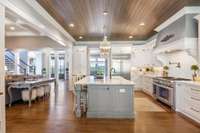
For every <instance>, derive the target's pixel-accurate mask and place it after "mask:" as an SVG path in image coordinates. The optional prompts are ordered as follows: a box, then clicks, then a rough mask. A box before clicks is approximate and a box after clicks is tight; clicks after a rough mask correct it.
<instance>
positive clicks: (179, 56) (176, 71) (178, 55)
mask: <svg viewBox="0 0 200 133" xmlns="http://www.w3.org/2000/svg"><path fill="white" fill-rule="evenodd" d="M160 59H161V60H162V63H163V65H168V66H169V76H174V77H184V78H192V71H191V70H190V67H191V65H193V64H197V60H196V59H194V58H193V57H192V56H190V55H189V54H188V53H187V52H186V51H179V52H174V53H170V54H163V55H160ZM169 62H180V64H181V68H177V67H176V65H169Z"/></svg>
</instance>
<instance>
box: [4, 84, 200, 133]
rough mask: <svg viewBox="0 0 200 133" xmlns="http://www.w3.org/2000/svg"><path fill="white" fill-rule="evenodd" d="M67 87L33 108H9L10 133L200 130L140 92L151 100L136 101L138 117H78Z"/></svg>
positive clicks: (139, 95) (178, 132)
mask: <svg viewBox="0 0 200 133" xmlns="http://www.w3.org/2000/svg"><path fill="white" fill-rule="evenodd" d="M64 88H65V87H64V86H60V88H59V94H58V95H59V96H58V99H57V101H55V100H54V95H53V93H52V95H51V97H50V99H49V100H45V101H42V100H41V101H39V102H35V103H34V104H33V106H32V107H31V108H28V107H27V105H26V104H16V105H14V106H13V107H11V108H7V111H6V112H7V133H200V128H199V127H197V126H195V125H193V124H192V123H190V122H188V121H187V120H185V119H183V118H182V117H180V116H179V115H177V114H176V113H173V112H170V111H169V110H167V109H165V108H163V110H160V108H161V106H159V104H157V103H156V102H154V101H152V100H151V99H149V97H148V96H146V95H145V94H143V93H138V92H137V93H136V94H135V97H136V98H145V99H146V100H149V101H148V103H146V102H140V103H136V104H137V107H136V111H137V112H136V118H135V120H114V119H109V120H108V119H86V118H81V119H77V118H75V116H74V114H73V111H72V106H73V101H72V99H73V96H72V93H71V92H69V91H66V89H64ZM135 102H137V100H135ZM149 103H151V104H150V106H149ZM156 106H159V108H157V107H156ZM147 108H149V111H148V110H147ZM151 108H154V110H153V111H152V109H151ZM157 109H158V110H157Z"/></svg>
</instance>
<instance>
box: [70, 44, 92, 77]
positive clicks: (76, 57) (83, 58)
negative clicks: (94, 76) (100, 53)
mask: <svg viewBox="0 0 200 133" xmlns="http://www.w3.org/2000/svg"><path fill="white" fill-rule="evenodd" d="M87 59H88V51H87V46H74V47H73V53H72V68H73V69H72V74H73V75H87V74H88V70H87V69H88V67H87V64H88V61H87Z"/></svg>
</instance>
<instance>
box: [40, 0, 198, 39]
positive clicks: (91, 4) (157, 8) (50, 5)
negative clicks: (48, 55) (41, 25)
mask: <svg viewBox="0 0 200 133" xmlns="http://www.w3.org/2000/svg"><path fill="white" fill-rule="evenodd" d="M37 1H38V2H39V4H40V5H41V6H42V7H43V8H45V9H46V10H47V11H48V12H49V14H51V15H52V17H54V18H55V19H56V20H57V21H58V22H59V23H60V24H61V25H62V26H63V27H64V28H65V29H66V31H67V32H69V34H71V35H72V36H73V37H74V38H75V39H76V40H77V41H79V40H83V41H88V40H90V41H94V40H95V41H96V40H102V37H103V34H104V32H105V34H106V35H107V36H108V37H109V40H133V39H134V40H142V39H147V38H148V37H150V36H151V35H153V34H154V33H155V32H154V28H155V27H157V26H158V25H160V24H161V23H162V22H164V21H165V20H166V19H168V18H169V17H170V16H172V15H173V14H175V13H176V12H177V11H179V10H180V9H181V8H183V7H184V6H186V5H191V4H193V5H197V4H198V3H199V1H200V0H37ZM104 11H107V12H108V14H107V15H103V12H104ZM70 23H73V24H74V25H75V26H74V27H73V28H71V27H69V24H70ZM141 23H144V24H145V25H144V26H141ZM104 25H105V30H103V29H104V28H103V27H104ZM130 35H132V36H133V38H131V39H130V38H129V36H130ZM79 36H82V37H83V38H82V39H80V38H79Z"/></svg>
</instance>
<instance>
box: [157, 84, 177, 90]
mask: <svg viewBox="0 0 200 133" xmlns="http://www.w3.org/2000/svg"><path fill="white" fill-rule="evenodd" d="M153 85H156V86H158V87H162V88H164V89H168V90H171V89H173V88H172V87H168V86H164V85H160V84H157V83H153Z"/></svg>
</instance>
